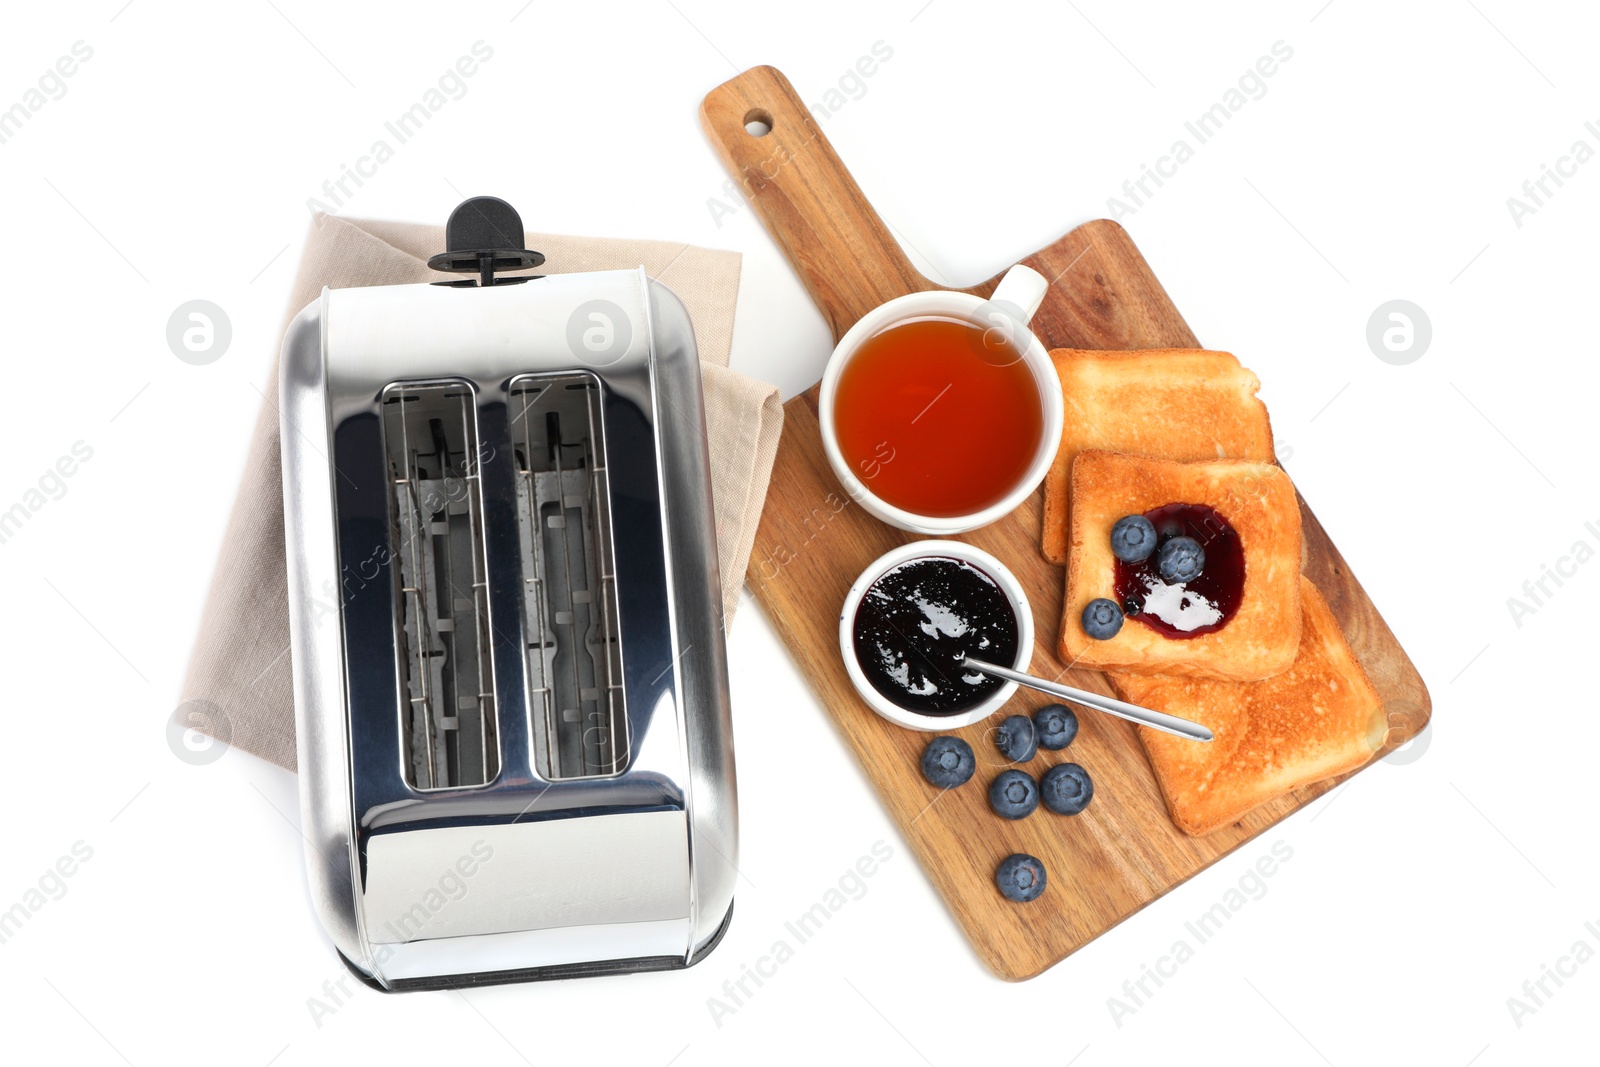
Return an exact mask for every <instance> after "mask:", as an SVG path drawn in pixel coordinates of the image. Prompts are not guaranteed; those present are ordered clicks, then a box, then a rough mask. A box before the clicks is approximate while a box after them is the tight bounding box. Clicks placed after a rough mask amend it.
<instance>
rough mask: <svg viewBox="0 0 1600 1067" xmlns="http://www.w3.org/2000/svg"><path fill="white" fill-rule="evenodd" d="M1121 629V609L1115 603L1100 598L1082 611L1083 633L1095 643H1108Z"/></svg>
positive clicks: (1092, 601)
mask: <svg viewBox="0 0 1600 1067" xmlns="http://www.w3.org/2000/svg"><path fill="white" fill-rule="evenodd" d="M1120 629H1122V609H1121V608H1119V607H1117V602H1116V601H1114V600H1107V599H1106V598H1105V597H1100V598H1099V599H1098V600H1091V601H1089V603H1088V604H1086V605H1085V606H1084V609H1083V632H1084V633H1086V634H1088V635H1089V636H1090V637H1092V638H1094V639H1095V640H1096V641H1109V640H1111V639H1112V638H1113V637H1115V636H1117V631H1118V630H1120Z"/></svg>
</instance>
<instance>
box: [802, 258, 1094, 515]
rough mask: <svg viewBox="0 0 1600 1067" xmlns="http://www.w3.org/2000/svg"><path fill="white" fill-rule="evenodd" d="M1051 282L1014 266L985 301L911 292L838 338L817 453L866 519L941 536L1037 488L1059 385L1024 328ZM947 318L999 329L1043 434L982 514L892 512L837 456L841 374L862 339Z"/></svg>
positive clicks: (1052, 450)
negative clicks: (1022, 470)
mask: <svg viewBox="0 0 1600 1067" xmlns="http://www.w3.org/2000/svg"><path fill="white" fill-rule="evenodd" d="M1049 286H1050V283H1049V282H1047V281H1045V279H1044V276H1043V275H1041V274H1040V273H1039V272H1038V271H1036V270H1034V269H1033V268H1031V267H1025V266H1022V265H1021V264H1018V265H1017V266H1015V267H1012V268H1011V269H1010V270H1008V271H1006V275H1005V277H1004V278H1002V279H1000V284H999V285H998V286H997V287H996V288H995V291H994V295H993V296H991V297H989V299H987V300H985V299H984V298H982V297H979V296H973V295H972V294H971V293H958V292H954V291H952V290H945V289H932V290H929V291H927V292H921V293H909V294H907V295H906V296H901V297H896V298H895V299H893V300H890V301H889V302H887V303H884V304H880V305H878V306H877V307H876V308H874V309H872V310H871V311H869V312H867V313H866V314H865V315H863V316H862V317H861V321H859V322H857V323H856V324H855V325H854V326H852V327H850V330H849V332H848V333H846V334H845V335H844V337H842V338H841V339H840V340H839V344H838V345H837V346H835V348H834V350H833V355H832V356H830V357H828V365H827V368H826V369H825V370H824V371H823V372H822V396H821V398H820V400H819V405H818V413H817V414H818V418H819V420H820V421H821V424H822V447H823V450H824V451H825V452H826V453H827V456H828V463H829V465H830V466H832V467H833V473H834V475H835V476H836V477H837V478H838V479H839V482H840V484H842V485H843V486H844V488H845V490H846V492H848V493H849V495H850V499H852V500H854V501H856V503H858V504H860V505H861V506H862V508H864V509H866V511H867V513H868V514H870V515H873V516H875V517H877V518H879V519H881V520H883V521H884V522H886V523H888V524H889V525H891V526H897V527H899V528H900V529H902V530H910V531H911V532H912V533H919V534H928V535H931V536H935V537H943V536H946V535H949V534H955V533H964V532H966V531H967V530H976V529H977V528H978V527H980V526H987V525H989V524H990V523H991V522H994V521H995V520H997V519H1000V518H1002V517H1004V516H1005V515H1007V514H1009V513H1010V512H1012V511H1014V510H1015V509H1016V508H1017V506H1018V505H1019V504H1021V503H1022V502H1023V501H1024V500H1026V499H1027V498H1028V495H1029V494H1030V493H1032V492H1033V491H1034V490H1035V489H1037V488H1038V487H1039V483H1040V482H1041V481H1043V480H1044V476H1045V474H1046V473H1047V472H1048V471H1049V470H1050V464H1051V463H1053V462H1054V461H1055V458H1056V450H1057V449H1058V448H1059V447H1060V445H1061V418H1062V413H1061V408H1062V403H1061V379H1060V378H1059V377H1057V375H1056V370H1055V366H1054V365H1053V364H1052V363H1051V362H1050V353H1049V352H1047V351H1046V350H1045V347H1044V345H1042V344H1041V343H1040V342H1039V339H1038V338H1037V337H1035V336H1034V335H1033V331H1031V330H1029V329H1028V322H1029V320H1030V319H1032V318H1033V313H1034V312H1035V311H1038V310H1039V304H1040V302H1041V301H1043V300H1044V294H1045V290H1046V289H1048V288H1049ZM924 318H945V319H956V320H964V321H966V322H970V323H972V324H973V325H975V326H978V327H980V328H981V329H983V330H985V331H989V330H998V331H1001V336H1002V337H1003V339H1004V340H1005V341H1007V342H1009V344H1010V345H1011V346H1012V347H1013V348H1015V349H1016V350H1017V351H1018V352H1020V353H1021V354H1022V359H1023V361H1024V362H1025V363H1027V365H1028V369H1029V370H1030V371H1032V372H1033V381H1034V384H1035V385H1036V386H1037V387H1038V391H1039V403H1040V407H1041V414H1042V415H1043V418H1042V420H1041V421H1042V423H1043V432H1042V433H1041V435H1040V438H1039V448H1038V450H1037V452H1036V453H1035V454H1034V457H1033V462H1032V464H1031V465H1030V466H1029V467H1028V470H1027V473H1026V474H1024V475H1023V477H1022V478H1021V480H1020V481H1018V482H1017V483H1016V484H1015V485H1014V486H1012V487H1011V488H1010V490H1009V491H1008V492H1007V493H1006V494H1005V496H1003V497H1002V498H1001V499H1000V500H999V501H997V502H996V503H994V504H992V505H990V506H989V507H986V508H984V509H983V510H982V511H976V512H972V513H971V514H967V515H952V516H932V515H918V514H916V513H915V512H911V511H906V510H904V509H902V508H897V507H895V506H894V505H893V504H890V503H888V502H886V501H884V500H882V499H881V498H879V497H878V496H877V495H876V494H875V493H873V492H872V490H871V489H869V488H868V487H867V484H866V482H864V481H863V480H862V479H861V477H860V476H859V475H858V474H857V473H856V472H855V471H854V470H852V469H851V467H850V464H849V463H848V462H846V460H845V458H844V454H843V453H842V452H840V450H839V439H838V436H837V434H835V432H834V427H833V412H834V400H835V397H836V395H837V393H838V388H839V375H840V374H841V373H842V372H843V370H844V368H845V365H846V364H847V363H849V362H850V360H851V358H852V357H854V356H855V354H856V351H857V349H859V348H860V347H861V345H862V343H863V342H864V341H866V340H867V339H868V338H869V337H874V336H876V335H877V334H879V333H882V332H883V331H884V330H887V329H889V328H890V327H893V326H896V325H898V324H900V323H903V322H907V321H909V320H912V319H924Z"/></svg>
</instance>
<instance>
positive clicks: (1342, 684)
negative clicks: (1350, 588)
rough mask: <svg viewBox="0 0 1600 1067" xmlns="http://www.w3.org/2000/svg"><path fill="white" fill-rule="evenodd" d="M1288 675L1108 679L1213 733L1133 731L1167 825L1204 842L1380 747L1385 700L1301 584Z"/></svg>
mask: <svg viewBox="0 0 1600 1067" xmlns="http://www.w3.org/2000/svg"><path fill="white" fill-rule="evenodd" d="M1300 581H1301V590H1300V605H1301V612H1302V615H1303V618H1304V621H1303V623H1302V625H1301V627H1300V650H1299V655H1297V656H1296V657H1295V661H1294V666H1292V667H1290V668H1289V669H1288V670H1287V671H1285V672H1284V673H1282V674H1280V675H1277V676H1276V677H1273V678H1268V679H1267V680H1266V681H1262V682H1243V683H1241V682H1217V681H1211V680H1208V679H1204V678H1184V677H1179V676H1177V675H1141V674H1120V673H1114V674H1112V675H1111V676H1110V678H1111V684H1112V685H1113V686H1115V687H1116V690H1117V692H1118V693H1119V694H1121V696H1122V699H1124V700H1127V701H1131V702H1132V703H1135V704H1140V705H1142V706H1144V707H1147V708H1156V709H1159V710H1161V711H1165V712H1167V713H1169V714H1172V715H1180V716H1182V717H1183V718H1186V719H1191V720H1193V721H1195V722H1198V723H1202V724H1204V725H1206V726H1209V727H1210V728H1211V731H1212V732H1213V733H1214V734H1215V735H1216V740H1214V741H1211V742H1210V743H1201V742H1197V741H1189V740H1185V739H1184V738H1181V737H1173V736H1172V735H1171V734H1164V733H1162V732H1160V731H1159V730H1151V729H1149V728H1148V727H1140V728H1139V737H1140V739H1141V740H1142V741H1143V742H1144V749H1145V752H1146V753H1147V754H1148V755H1149V757H1150V766H1151V767H1152V768H1153V769H1154V770H1155V772H1156V779H1157V780H1158V781H1159V782H1160V783H1161V792H1162V793H1163V794H1164V795H1165V797H1166V801H1167V811H1168V812H1169V813H1170V814H1171V815H1172V821H1173V822H1174V823H1176V824H1177V826H1178V828H1179V829H1180V830H1183V831H1184V832H1185V833H1188V834H1194V835H1197V836H1198V835H1200V834H1208V833H1211V832H1212V831H1213V830H1217V829H1220V828H1221V827H1223V826H1226V825H1228V824H1229V823H1232V822H1235V821H1236V820H1238V819H1239V818H1241V817H1242V816H1243V815H1244V814H1245V813H1246V812H1248V811H1250V810H1251V809H1252V808H1255V807H1257V806H1258V805H1261V804H1264V803H1266V802H1267V801H1269V800H1271V799H1272V798H1274V797H1277V796H1281V795H1282V794H1284V793H1287V792H1288V791H1289V790H1291V789H1295V788H1298V787H1299V786H1302V785H1307V784H1309V783H1311V782H1319V781H1321V780H1322V779H1324V778H1331V777H1333V776H1334V775H1338V774H1343V773H1345V772H1346V771H1353V770H1355V769H1356V768H1357V767H1360V766H1361V765H1362V764H1364V763H1366V762H1367V760H1368V759H1370V758H1371V757H1372V755H1373V753H1375V752H1377V751H1378V750H1379V749H1380V748H1382V747H1383V742H1384V738H1385V737H1386V736H1387V719H1386V718H1385V716H1384V714H1383V701H1382V699H1381V698H1379V696H1378V694H1377V691H1376V690H1374V689H1373V688H1372V683H1371V682H1370V681H1369V680H1368V679H1367V674H1366V672H1365V671H1363V670H1362V669H1361V664H1360V663H1359V662H1358V661H1357V660H1356V658H1355V655H1354V654H1353V653H1352V652H1351V651H1350V646H1349V644H1347V643H1346V642H1345V639H1344V633H1343V632H1342V631H1341V630H1340V629H1339V623H1338V620H1336V619H1335V618H1334V617H1333V612H1332V611H1330V610H1329V609H1328V604H1327V601H1325V600H1323V599H1322V594H1321V593H1319V592H1317V587H1316V586H1314V585H1312V584H1311V582H1310V581H1308V580H1306V579H1304V578H1302V579H1301V580H1300Z"/></svg>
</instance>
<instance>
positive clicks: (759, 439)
mask: <svg viewBox="0 0 1600 1067" xmlns="http://www.w3.org/2000/svg"><path fill="white" fill-rule="evenodd" d="M443 247H444V231H443V229H442V228H441V227H437V226H417V225H410V224H406V223H396V222H373V221H365V220H362V221H357V220H353V219H344V218H338V217H335V216H331V215H320V216H318V217H317V220H316V222H315V224H314V226H313V228H312V232H311V235H310V237H309V239H308V240H307V243H306V248H305V253H304V256H303V258H302V259H301V262H300V270H299V274H298V275H297V277H296V278H295V283H294V290H293V293H292V295H291V298H290V300H289V317H292V316H293V315H295V314H296V313H298V312H299V310H300V309H301V308H302V307H304V306H305V305H306V304H309V303H310V302H311V301H312V300H315V299H316V297H317V294H318V293H319V292H320V291H321V290H322V287H323V286H324V285H327V286H331V287H333V288H346V287H351V286H362V285H399V284H404V283H409V282H423V281H435V280H438V278H439V277H440V276H439V275H438V274H437V273H436V272H434V271H431V270H429V269H428V267H427V262H426V261H427V257H428V256H429V255H431V254H433V253H434V252H436V251H438V250H439V249H442V248H443ZM527 247H529V248H535V249H538V250H539V251H541V252H543V253H544V254H545V264H544V266H543V267H541V268H539V273H543V274H569V273H574V272H578V271H595V270H619V269H632V268H635V267H638V266H640V265H643V266H644V268H645V270H646V271H647V272H648V273H649V274H650V276H651V277H653V278H657V279H659V280H660V281H662V282H663V283H665V284H666V285H667V286H668V287H669V288H671V289H672V291H673V292H675V293H677V294H678V296H679V297H680V298H682V300H683V302H684V304H685V305H686V306H687V307H688V309H689V315H690V317H691V318H692V319H693V321H694V331H695V340H696V343H697V345H698V348H699V353H700V359H701V372H702V380H703V381H704V383H705V408H706V433H707V436H708V438H709V440H710V450H711V490H712V497H713V503H714V507H715V510H716V523H717V554H718V559H719V561H720V563H721V570H722V595H723V611H724V613H725V618H726V619H727V620H729V621H731V620H732V618H733V612H734V608H735V606H736V605H737V604H738V600H739V590H740V589H741V588H742V587H743V585H744V574H745V567H746V564H747V563H748V562H749V560H750V549H751V546H752V545H753V544H754V543H755V533H756V523H757V522H758V521H759V520H760V518H761V507H762V504H763V503H764V501H765V500H766V495H767V480H768V478H769V476H770V475H771V473H772V462H773V458H774V457H775V456H776V455H777V451H778V433H779V430H780V429H781V428H782V424H783V405H782V403H781V401H780V399H779V396H778V390H777V389H776V388H774V387H773V386H771V385H767V384H765V383H763V382H758V381H755V380H753V379H751V378H747V377H745V376H744V375H742V374H739V373H737V372H735V371H732V370H729V369H728V351H729V348H730V346H731V344H732V341H733V312H734V305H735V303H736V302H737V298H738V295H739V264H740V257H739V254H738V253H737V252H718V251H713V250H710V249H705V248H695V247H692V246H690V245H680V244H672V243H670V242H663V241H626V240H611V239H604V238H586V237H561V236H556V235H551V234H529V235H528V245H527ZM287 325H288V319H287V318H286V319H285V327H287ZM273 365H274V368H276V366H277V360H276V358H274V360H273ZM282 493H283V490H282V470H281V467H280V462H279V454H278V375H277V373H276V370H274V373H273V375H272V379H271V383H270V384H269V385H268V387H267V392H266V398H265V403H263V404H262V406H261V412H260V414H259V415H258V416H257V417H256V426H255V433H254V436H253V437H252V438H251V441H250V453H249V457H248V458H247V460H246V461H245V471H244V477H243V479H242V481H241V483H240V485H239V492H238V495H237V496H236V497H235V498H234V502H233V514H232V516H231V517H230V518H229V520H228V529H227V534H226V536H225V538H224V540H223V547H222V554H221V557H220V558H219V559H218V560H217V566H216V571H215V573H214V574H213V576H212V579H211V591H210V593H209V594H208V596H207V598H206V605H205V610H204V614H203V616H202V618H201V624H200V635H199V637H198V639H197V640H196V643H195V648H194V652H193V654H192V656H191V658H190V661H189V674H188V677H187V679H186V680H185V682H184V687H183V703H182V704H180V705H179V709H178V713H177V715H176V716H175V721H180V720H182V721H181V725H183V726H194V727H195V728H197V729H199V730H201V731H202V732H204V733H207V734H210V735H211V736H213V737H216V738H218V739H219V740H222V741H225V742H227V743H229V744H232V745H234V746H236V747H238V748H242V749H244V750H245V751H246V752H251V753H254V754H255V755H257V756H260V757H261V758H263V759H266V760H270V761H271V762H273V763H276V764H278V765H279V766H281V767H287V768H289V769H290V770H293V769H294V766H295V741H294V694H293V689H292V682H291V675H290V655H291V653H290V651H289V603H288V579H287V576H286V571H285V566H284V554H283V552H284V549H283V495H282Z"/></svg>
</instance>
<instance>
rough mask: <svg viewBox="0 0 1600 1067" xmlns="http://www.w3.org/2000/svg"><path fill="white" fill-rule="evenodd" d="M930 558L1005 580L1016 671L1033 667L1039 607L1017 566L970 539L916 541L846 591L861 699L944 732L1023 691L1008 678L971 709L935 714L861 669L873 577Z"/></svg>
mask: <svg viewBox="0 0 1600 1067" xmlns="http://www.w3.org/2000/svg"><path fill="white" fill-rule="evenodd" d="M930 558H942V559H958V560H961V561H962V562H964V563H970V564H972V566H974V567H976V568H978V569H979V570H980V571H982V572H983V573H985V574H987V575H988V576H989V577H990V578H993V579H994V581H995V584H997V585H999V587H1000V591H1001V592H1003V593H1004V594H1005V596H1006V600H1007V601H1008V602H1009V603H1010V605H1011V610H1012V612H1013V613H1014V614H1015V615H1016V617H1017V655H1016V658H1015V659H1014V660H1013V661H1012V662H1010V663H1002V664H1000V666H1002V667H1010V668H1011V669H1012V670H1014V671H1026V670H1027V669H1028V664H1029V663H1030V662H1031V661H1032V660H1033V611H1032V609H1031V608H1030V607H1029V606H1028V594H1027V593H1026V592H1025V591H1024V590H1023V588H1022V583H1021V582H1019V581H1018V580H1017V576H1016V575H1015V574H1012V573H1011V569H1010V568H1009V567H1007V566H1006V565H1005V564H1004V563H1001V562H1000V561H999V560H997V559H995V558H994V557H993V556H991V555H990V554H989V553H987V552H985V551H984V550H983V549H981V548H978V547H977V546H975V545H969V544H967V543H966V542H965V541H912V542H911V543H910V544H906V545H901V546H900V547H899V548H896V549H891V550H890V551H888V552H886V553H884V554H883V555H881V556H879V557H878V558H877V559H875V560H873V561H872V564H871V565H870V566H868V567H867V569H866V570H864V571H862V572H861V577H859V578H857V579H856V581H855V584H854V585H852V586H851V587H850V591H849V592H848V593H846V594H845V598H844V605H843V606H842V607H841V608H840V609H839V651H840V653H841V654H842V655H843V656H844V669H845V673H846V674H848V675H849V676H850V682H851V684H853V685H854V686H855V687H856V692H857V693H860V694H861V699H862V700H865V701H866V702H867V706H868V707H870V708H871V709H872V710H873V711H875V712H877V713H878V714H879V715H882V716H883V717H884V718H885V719H888V720H889V721H890V722H892V723H895V724H896V725H899V726H904V727H906V728H907V729H910V730H925V731H928V732H930V733H939V732H941V731H947V730H959V729H960V728H961V727H963V726H971V725H972V724H973V723H975V722H982V721H983V720H984V719H987V718H988V717H989V716H991V715H993V714H994V713H995V712H996V711H999V710H1000V708H1001V706H1002V705H1004V704H1005V702H1006V701H1008V700H1010V699H1011V696H1012V694H1013V693H1015V692H1016V691H1017V683H1016V682H1006V683H1005V684H1003V685H1001V686H1000V688H999V689H996V690H995V691H994V692H993V693H991V694H989V696H988V697H987V698H985V699H984V700H983V701H982V702H981V703H979V704H978V705H976V706H975V707H971V708H968V709H967V710H966V711H959V712H955V713H953V714H948V715H929V714H925V713H923V712H920V711H911V710H908V709H906V708H902V707H901V706H900V705H898V704H896V703H895V702H894V701H892V700H890V699H889V698H888V697H886V696H884V695H883V694H882V693H880V692H878V691H877V690H876V689H874V688H873V687H872V683H871V682H869V681H868V680H867V676H866V673H865V672H864V671H862V669H861V660H860V659H859V658H858V657H857V656H856V641H855V626H856V611H857V609H858V608H860V607H861V598H862V597H863V596H865V595H866V592H867V590H868V589H869V588H870V587H871V586H872V583H873V582H876V581H877V580H878V579H879V578H882V577H883V576H884V575H885V574H887V573H888V572H889V571H891V570H893V569H894V568H896V567H898V566H900V564H902V563H906V562H908V561H910V560H913V559H930Z"/></svg>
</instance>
